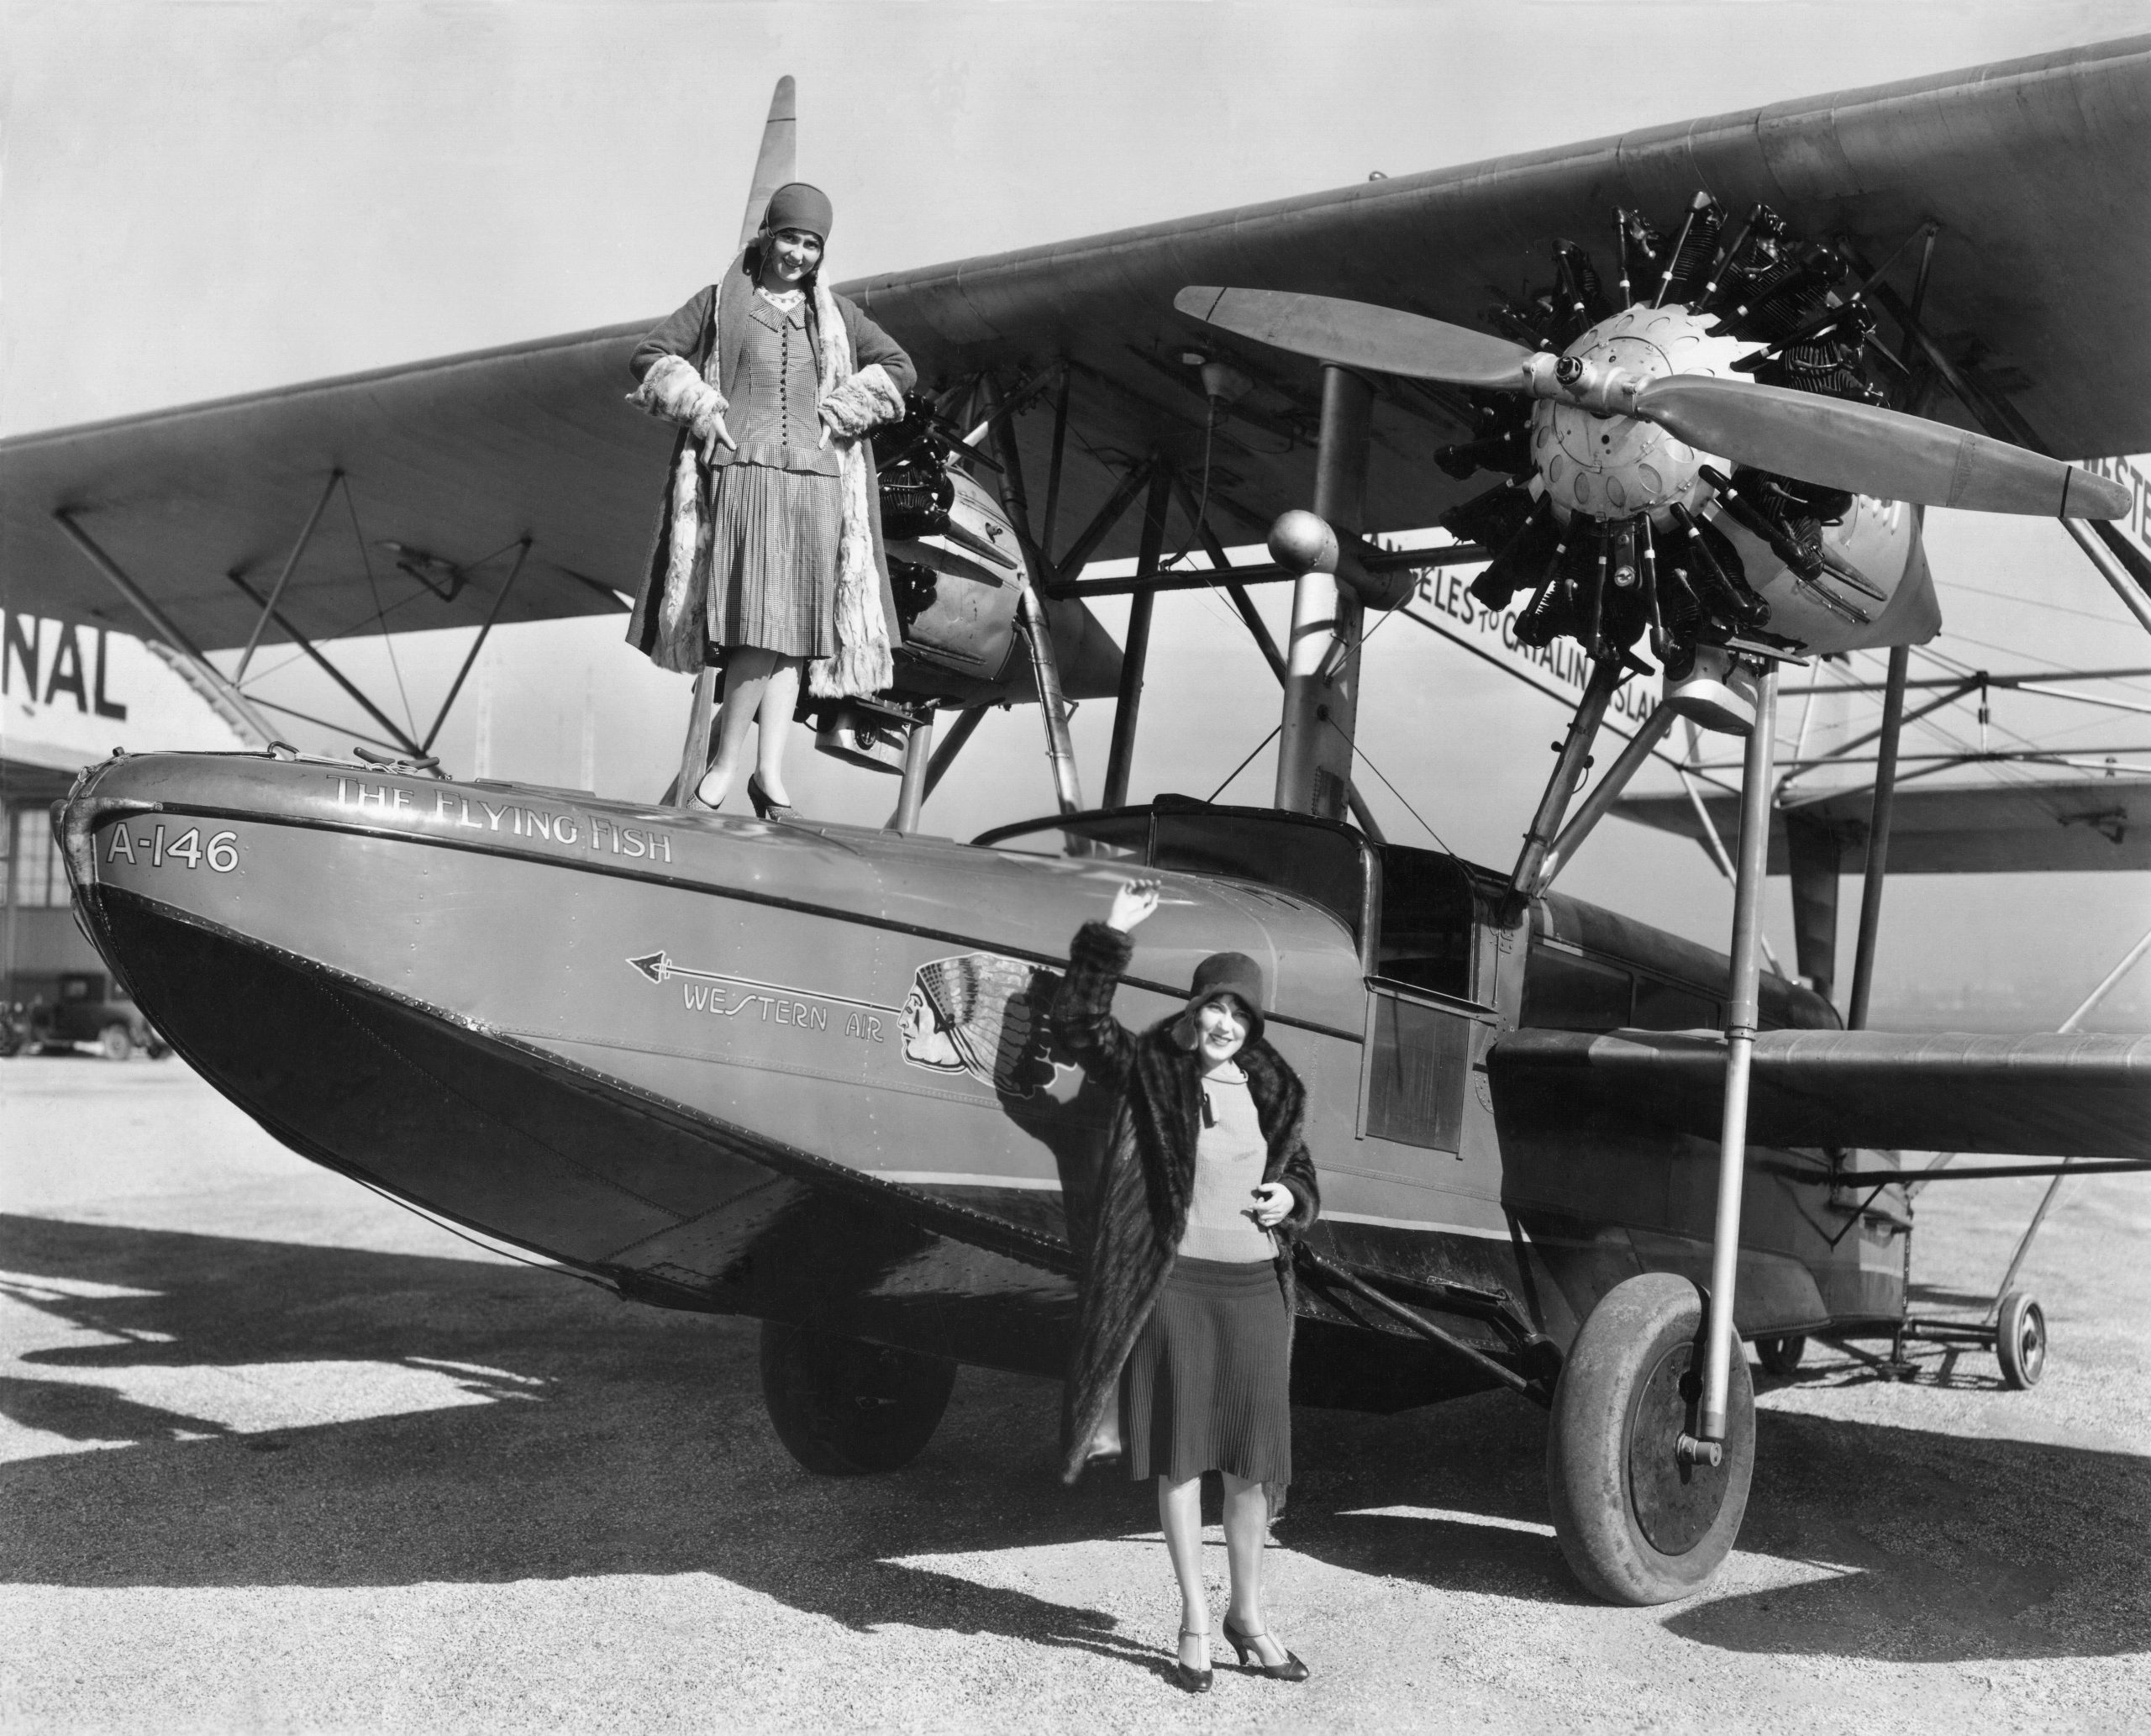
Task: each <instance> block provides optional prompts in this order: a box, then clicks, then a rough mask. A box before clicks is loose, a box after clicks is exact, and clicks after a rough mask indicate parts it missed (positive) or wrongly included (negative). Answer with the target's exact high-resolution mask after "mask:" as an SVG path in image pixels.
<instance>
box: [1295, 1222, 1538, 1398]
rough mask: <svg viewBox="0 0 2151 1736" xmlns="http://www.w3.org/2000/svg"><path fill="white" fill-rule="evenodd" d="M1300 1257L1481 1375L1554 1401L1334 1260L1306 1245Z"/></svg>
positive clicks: (1512, 1389) (1523, 1391) (1504, 1367)
mask: <svg viewBox="0 0 2151 1736" xmlns="http://www.w3.org/2000/svg"><path fill="white" fill-rule="evenodd" d="M1299 1257H1300V1259H1301V1260H1302V1261H1304V1262H1305V1263H1306V1264H1307V1265H1309V1266H1311V1267H1312V1268H1313V1269H1314V1270H1316V1271H1317V1272H1318V1273H1319V1274H1320V1275H1321V1276H1323V1277H1325V1278H1327V1279H1328V1280H1329V1281H1331V1282H1333V1283H1336V1284H1341V1285H1343V1286H1344V1288H1345V1289H1347V1290H1349V1291H1351V1292H1352V1294H1353V1295H1354V1296H1356V1297H1361V1298H1362V1299H1363V1300H1365V1301H1367V1302H1372V1303H1373V1304H1374V1305H1375V1307H1378V1308H1380V1309H1381V1311H1382V1312H1383V1313H1386V1314H1387V1315H1389V1316H1390V1317H1391V1318H1392V1319H1394V1320H1396V1321H1397V1322H1399V1323H1401V1324H1402V1325H1403V1326H1405V1327H1406V1328H1408V1329H1409V1330H1411V1331H1412V1332H1414V1333H1416V1334H1418V1336H1419V1337H1421V1338H1423V1339H1429V1340H1430V1341H1432V1342H1433V1343H1434V1344H1439V1345H1440V1346H1441V1347H1442V1348H1443V1349H1445V1350H1449V1351H1451V1352H1453V1353H1454V1354H1455V1355H1458V1356H1460V1357H1462V1358H1463V1359H1464V1360H1465V1361H1466V1362H1469V1363H1470V1364H1471V1365H1473V1366H1474V1367H1475V1368H1477V1369H1478V1370H1480V1372H1481V1373H1482V1374H1487V1375H1491V1376H1493V1378H1494V1379H1496V1381H1500V1382H1501V1385H1503V1386H1506V1387H1507V1388H1508V1389H1509V1390H1510V1391H1512V1392H1520V1393H1522V1394H1523V1396H1524V1397H1526V1398H1528V1399H1530V1400H1531V1401H1532V1402H1533V1403H1535V1404H1539V1405H1550V1404H1551V1403H1552V1402H1553V1400H1552V1397H1551V1396H1550V1395H1549V1393H1548V1392H1547V1391H1546V1389H1545V1387H1544V1384H1543V1383H1541V1382H1539V1381H1530V1380H1526V1379H1525V1378H1524V1377H1523V1376H1522V1375H1520V1374H1518V1373H1517V1371H1516V1370H1514V1369H1512V1368H1510V1367H1508V1366H1507V1365H1505V1364H1502V1363H1499V1362H1496V1361H1495V1360H1494V1359H1493V1358H1492V1357H1491V1356H1489V1355H1486V1353H1485V1352H1484V1351H1481V1350H1475V1349H1472V1348H1471V1346H1470V1345H1469V1344H1465V1342H1464V1340H1463V1339H1459V1338H1456V1337H1454V1336H1452V1335H1451V1334H1449V1333H1446V1332H1444V1331H1443V1330H1442V1329H1441V1328H1440V1327H1438V1326H1437V1325H1435V1324H1434V1323H1433V1321H1431V1320H1428V1318H1425V1317H1424V1316H1423V1315H1422V1314H1421V1313H1419V1312H1418V1310H1417V1309H1416V1308H1407V1307H1405V1306H1404V1304H1403V1303H1402V1302H1398V1301H1396V1299H1395V1298H1394V1297H1388V1296H1385V1295H1383V1294H1382V1292H1381V1291H1379V1290H1377V1289H1375V1286H1373V1285H1371V1284H1370V1283H1368V1282H1367V1281H1366V1280H1365V1279H1364V1278H1362V1277H1360V1276H1358V1275H1357V1274H1356V1273H1354V1272H1349V1271H1347V1270H1345V1269H1344V1267H1343V1266H1341V1265H1338V1264H1337V1263H1336V1262H1335V1261H1333V1260H1324V1259H1323V1257H1322V1256H1321V1255H1319V1254H1317V1253H1316V1252H1315V1251H1314V1250H1313V1249H1311V1248H1309V1247H1308V1246H1307V1244H1305V1243H1302V1244H1300V1249H1299Z"/></svg>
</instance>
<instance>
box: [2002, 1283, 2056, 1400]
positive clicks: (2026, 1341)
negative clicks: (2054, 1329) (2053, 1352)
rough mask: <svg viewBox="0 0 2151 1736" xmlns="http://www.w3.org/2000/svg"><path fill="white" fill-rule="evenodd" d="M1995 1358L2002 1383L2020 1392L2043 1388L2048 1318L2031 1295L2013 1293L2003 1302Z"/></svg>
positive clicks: (2022, 1292) (2045, 1369)
mask: <svg viewBox="0 0 2151 1736" xmlns="http://www.w3.org/2000/svg"><path fill="white" fill-rule="evenodd" d="M1994 1355H1995V1360H1996V1361H1997V1362H1999V1363H2000V1364H2001V1383H2002V1385H2004V1386H2008V1387H2011V1388H2012V1389H2013V1390H2015V1391H2018V1392H2024V1391H2029V1390H2030V1389H2031V1388H2032V1387H2034V1386H2038V1384H2039V1376H2042V1375H2043V1374H2044V1373H2045V1372H2046V1371H2047V1314H2046V1310H2045V1309H2044V1308H2043V1307H2040V1306H2039V1303H2038V1297H2035V1296H2033V1294H2032V1293H2031V1292H2030V1291H2026V1290H2012V1291H2010V1292H2009V1294H2008V1295H2006V1296H2005V1297H2002V1298H2001V1311H2000V1312H1999V1313H1997V1314H1996V1317H1995V1322H1994Z"/></svg>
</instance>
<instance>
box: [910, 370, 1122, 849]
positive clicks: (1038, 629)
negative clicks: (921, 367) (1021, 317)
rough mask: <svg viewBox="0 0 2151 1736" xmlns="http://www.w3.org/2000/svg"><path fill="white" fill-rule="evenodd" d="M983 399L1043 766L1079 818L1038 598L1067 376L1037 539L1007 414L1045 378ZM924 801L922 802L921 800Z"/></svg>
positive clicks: (1063, 803)
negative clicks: (996, 455) (1015, 561)
mask: <svg viewBox="0 0 2151 1736" xmlns="http://www.w3.org/2000/svg"><path fill="white" fill-rule="evenodd" d="M984 378H985V384H986V397H987V400H988V402H990V403H991V405H992V406H993V413H992V414H991V417H989V418H988V424H987V425H988V426H989V427H991V429H992V430H993V434H994V440H995V444H996V445H998V446H999V447H1000V449H1001V476H1002V494H1003V496H1004V500H1003V504H1004V505H1005V506H1006V507H1007V509H1008V518H1009V522H1010V523H1012V524H1013V525H1014V526H1015V529H1016V540H1017V541H1018V542H1019V543H1020V544H1023V560H1024V563H1025V565H1026V566H1028V567H1029V569H1030V571H1028V573H1026V574H1025V575H1024V576H1023V589H1022V591H1021V592H1018V595H1017V597H1016V626H1017V630H1018V632H1020V633H1021V634H1023V646H1024V649H1025V650H1028V652H1029V653H1030V658H1031V685H1032V686H1033V687H1035V688H1037V689H1038V695H1039V722H1040V723H1041V724H1043V725H1044V729H1045V757H1046V764H1047V765H1049V766H1050V767H1051V768H1052V771H1053V797H1054V802H1057V803H1058V804H1059V805H1060V811H1061V812H1062V813H1081V811H1082V808H1083V785H1082V781H1081V778H1080V777H1079V776H1078V775H1077V772H1076V769H1075V741H1074V739H1073V738H1071V737H1070V734H1069V733H1068V702H1067V700H1066V699H1065V697H1063V696H1062V693H1061V690H1060V658H1059V657H1058V655H1055V653H1054V647H1053V623H1051V621H1049V619H1048V618H1047V617H1046V612H1045V604H1044V602H1043V600H1041V598H1040V597H1039V586H1041V585H1047V586H1050V585H1052V584H1054V581H1055V580H1056V578H1057V577H1058V575H1057V574H1056V573H1055V571H1054V566H1053V562H1052V560H1051V559H1050V558H1049V556H1048V555H1047V554H1046V550H1048V549H1049V548H1050V547H1052V545H1053V516H1054V511H1055V510H1056V508H1058V506H1059V504H1060V468H1061V463H1062V460H1063V459H1064V458H1065V454H1066V448H1065V444H1064V441H1063V436H1064V435H1065V434H1066V433H1067V432H1068V370H1067V368H1066V366H1065V365H1064V366H1062V368H1061V370H1060V404H1059V407H1058V408H1056V409H1055V411H1054V435H1053V466H1052V469H1051V471H1050V473H1049V475H1048V476H1047V477H1046V485H1045V486H1046V496H1045V498H1046V516H1045V524H1044V529H1043V531H1042V532H1041V533H1040V534H1038V535H1035V536H1034V535H1033V534H1032V532H1031V497H1030V495H1029V493H1028V491H1027V490H1026V489H1025V488H1024V487H1023V454H1022V453H1021V452H1020V451H1018V449H1017V445H1016V429H1015V424H1014V423H1013V422H1012V420H1011V418H1010V416H1009V411H1010V409H1011V408H1012V405H1013V404H1014V403H1015V402H1018V400H1022V399H1028V397H1030V395H1031V393H1032V392H1033V390H1034V389H1035V388H1036V387H1038V386H1039V385H1040V384H1041V383H1042V382H1043V381H1044V379H1045V378H1046V376H1045V375H1044V374H1041V375H1039V377H1038V378H1037V379H1035V380H1033V381H1032V382H1031V384H1030V385H1029V386H1027V387H1020V388H1019V389H1018V392H1017V396H1016V398H1014V399H1007V400H1004V399H1003V397H1002V392H1001V382H1000V381H998V380H997V379H995V378H994V376H992V375H991V374H990V373H989V374H987V375H986V376H984ZM980 715H981V713H976V712H971V713H965V716H966V717H967V718H969V719H970V727H969V728H966V727H965V725H964V724H962V723H959V724H958V725H957V726H956V728H957V731H958V733H957V734H953V735H951V736H950V738H949V742H950V747H949V757H950V758H951V759H953V758H954V757H955V750H956V749H957V748H960V747H961V746H962V745H963V744H964V742H965V740H966V739H968V738H969V736H970V729H976V727H977V722H976V720H977V718H978V717H979V716H980ZM947 770H948V765H947V762H946V761H944V760H942V759H941V758H940V756H939V755H935V757H934V767H933V768H932V769H929V770H928V772H927V776H926V794H927V795H928V796H930V795H932V794H933V793H934V785H936V784H937V783H939V782H940V781H941V774H942V772H944V771H947ZM920 799H921V800H922V801H923V800H924V797H921V798H920Z"/></svg>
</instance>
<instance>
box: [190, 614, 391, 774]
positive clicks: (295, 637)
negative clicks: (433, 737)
mask: <svg viewBox="0 0 2151 1736" xmlns="http://www.w3.org/2000/svg"><path fill="white" fill-rule="evenodd" d="M224 576H225V577H226V578H228V579H229V580H230V581H232V583H233V584H234V585H236V586H238V587H239V589H240V590H241V591H243V592H245V593H246V594H247V596H249V597H251V598H253V600H254V601H255V602H257V603H259V602H263V599H262V596H261V593H260V592H259V591H256V590H255V588H254V587H253V586H251V585H250V584H248V583H247V582H246V581H245V578H244V577H242V576H240V575H239V574H238V573H236V572H229V573H226V574H225V575H224ZM264 613H266V614H267V615H268V617H269V618H270V619H271V620H272V621H274V622H275V623H276V624H277V625H278V626H279V627H281V628H282V629H284V634H285V636H286V637H287V639H290V640H291V642H292V644H295V645H297V647H298V648H299V650H302V651H303V652H304V653H305V654H306V655H307V656H308V657H309V658H311V659H312V660H313V662H314V663H315V665H317V666H318V667H319V669H320V670H321V671H322V673H323V674H324V675H326V676H328V677H329V680H330V681H334V682H335V683H336V685H337V686H338V687H341V688H342V689H343V690H344V692H346V693H347V694H349V695H350V697H351V698H352V699H353V700H354V701H355V702H356V703H357V705H358V706H359V708H360V710H362V711H364V712H365V713H366V715H367V716H368V717H370V718H372V719H373V720H374V722H375V723H378V724H380V725H381V728H382V729H386V730H387V732H388V734H389V735H390V736H391V737H392V739H394V740H395V742H396V744H397V745H398V746H399V747H402V748H403V749H405V750H408V752H409V753H410V755H411V756H412V758H413V759H414V760H423V759H424V758H426V756H427V755H426V750H425V749H423V748H422V747H420V746H419V745H418V743H417V742H415V741H413V740H412V739H411V737H410V734H409V733H408V731H407V730H405V729H403V728H402V726H401V725H399V724H398V723H397V722H396V720H395V719H394V718H392V717H390V716H389V715H388V713H387V712H385V711H383V710H382V709H381V708H380V707H379V706H377V705H376V704H375V703H374V702H373V701H371V699H369V698H367V697H366V694H365V693H364V692H362V691H361V690H360V687H359V686H358V684H357V683H356V682H355V681H352V679H351V678H350V676H347V675H345V674H344V671H342V670H340V669H339V668H337V666H336V665H334V664H333V663H331V662H330V661H329V659H328V658H327V657H326V656H325V655H323V653H322V651H321V650H320V648H319V647H318V645H316V644H314V642H313V640H312V639H308V637H307V636H306V635H305V634H303V633H302V632H300V631H299V629H297V628H296V627H294V626H293V625H292V623H291V620H290V618H288V617H287V616H286V615H285V613H284V612H283V611H282V610H281V609H272V608H267V607H266V604H264Z"/></svg>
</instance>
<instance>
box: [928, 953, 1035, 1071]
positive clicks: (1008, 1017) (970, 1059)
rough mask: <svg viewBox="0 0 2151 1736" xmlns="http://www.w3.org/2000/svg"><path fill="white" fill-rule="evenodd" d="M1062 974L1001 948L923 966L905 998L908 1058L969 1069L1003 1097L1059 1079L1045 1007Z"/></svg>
mask: <svg viewBox="0 0 2151 1736" xmlns="http://www.w3.org/2000/svg"><path fill="white" fill-rule="evenodd" d="M1059 983H1060V977H1059V976H1058V975H1057V974H1056V973H1054V971H1049V970H1046V969H1045V968H1044V966H1042V965H1032V964H1027V963H1025V962H1024V961H1023V960H1021V959H1011V958H1003V957H1002V955H1000V954H998V953H991V952H967V953H960V954H958V955H956V956H955V957H954V958H947V959H934V960H929V961H928V962H927V963H926V964H923V965H920V966H919V967H918V973H917V974H916V975H915V976H913V977H912V985H911V992H910V993H909V994H908V995H907V996H906V997H904V1007H903V1021H902V1028H903V1045H904V1059H905V1060H907V1061H908V1062H910V1063H911V1064H912V1065H913V1066H916V1067H926V1068H929V1069H931V1070H933V1071H936V1072H942V1073H969V1074H970V1075H971V1076H973V1077H974V1078H976V1079H981V1080H983V1081H986V1083H987V1084H988V1085H991V1086H992V1087H993V1088H994V1089H995V1090H996V1091H997V1092H1001V1093H1002V1095H1003V1096H1004V1097H1028V1096H1030V1095H1031V1093H1032V1092H1034V1091H1036V1090H1037V1089H1038V1088H1039V1086H1042V1085H1045V1084H1049V1083H1050V1082H1051V1081H1052V1078H1053V1063H1052V1062H1051V1061H1050V1060H1048V1059H1047V1058H1046V1049H1047V1045H1048V1043H1049V1033H1048V1031H1047V1028H1046V1018H1045V1013H1046V1007H1047V1005H1048V1004H1049V1002H1050V1001H1051V1000H1052V997H1053V992H1054V989H1055V987H1057V986H1059Z"/></svg>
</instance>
